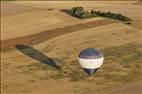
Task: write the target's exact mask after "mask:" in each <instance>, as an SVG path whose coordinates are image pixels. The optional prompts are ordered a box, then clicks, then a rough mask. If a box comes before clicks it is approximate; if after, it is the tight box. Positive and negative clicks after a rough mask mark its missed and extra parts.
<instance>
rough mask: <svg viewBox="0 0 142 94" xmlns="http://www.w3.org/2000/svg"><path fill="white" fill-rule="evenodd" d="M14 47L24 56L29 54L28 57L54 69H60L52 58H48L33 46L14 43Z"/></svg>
mask: <svg viewBox="0 0 142 94" xmlns="http://www.w3.org/2000/svg"><path fill="white" fill-rule="evenodd" d="M15 47H16V48H17V49H18V50H19V51H21V52H22V53H23V54H25V55H26V56H29V57H30V58H32V59H35V60H37V61H39V62H40V63H43V64H47V65H49V66H51V67H53V68H56V69H60V67H59V66H58V65H57V64H56V63H55V61H54V60H53V59H52V58H49V57H48V56H46V55H44V54H43V53H42V52H40V51H38V50H36V49H34V48H33V47H30V46H27V45H16V46H15Z"/></svg>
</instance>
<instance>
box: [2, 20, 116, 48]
mask: <svg viewBox="0 0 142 94" xmlns="http://www.w3.org/2000/svg"><path fill="white" fill-rule="evenodd" d="M114 22H115V21H112V20H99V21H93V22H88V23H82V24H76V25H71V26H66V27H62V28H56V29H53V30H48V31H44V32H41V33H36V34H33V35H28V36H24V37H19V38H14V39H8V40H2V41H1V48H2V49H7V48H14V47H15V45H17V44H25V45H34V44H38V43H40V42H42V41H45V40H48V39H50V38H53V37H57V36H60V35H62V34H66V33H71V32H75V31H79V30H83V29H87V28H92V27H97V26H102V25H106V24H111V23H114Z"/></svg>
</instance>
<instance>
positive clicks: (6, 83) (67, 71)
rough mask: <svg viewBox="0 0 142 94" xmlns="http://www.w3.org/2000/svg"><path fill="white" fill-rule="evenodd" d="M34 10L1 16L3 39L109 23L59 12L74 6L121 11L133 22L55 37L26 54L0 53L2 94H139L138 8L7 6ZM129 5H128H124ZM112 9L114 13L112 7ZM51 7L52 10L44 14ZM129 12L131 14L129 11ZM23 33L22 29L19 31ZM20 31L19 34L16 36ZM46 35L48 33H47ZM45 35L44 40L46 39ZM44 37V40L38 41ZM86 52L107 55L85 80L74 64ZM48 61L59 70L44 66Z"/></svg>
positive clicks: (93, 4) (20, 51)
mask: <svg viewBox="0 0 142 94" xmlns="http://www.w3.org/2000/svg"><path fill="white" fill-rule="evenodd" d="M9 3H12V4H18V5H22V6H23V5H24V7H26V6H27V7H31V8H32V9H33V10H32V11H28V12H27V13H26V12H25V11H24V12H23V13H21V12H17V14H8V15H3V16H2V29H1V30H2V32H1V33H2V35H1V37H2V40H6V39H12V38H16V37H21V36H27V35H31V34H34V33H39V32H43V31H46V30H49V29H54V28H60V27H65V26H70V25H75V24H78V23H86V22H91V21H99V20H102V19H107V18H100V17H97V18H91V19H85V20H79V19H76V18H73V17H71V16H69V15H67V14H65V13H62V12H61V11H59V10H60V9H64V8H70V7H72V6H77V5H78V6H84V7H85V8H86V9H89V8H92V7H96V8H97V9H101V10H110V11H114V12H120V13H122V14H124V15H127V16H128V17H130V18H132V19H133V22H132V25H126V24H123V23H121V22H119V21H116V22H115V23H112V24H107V25H103V26H101V25H100V26H99V25H98V26H97V27H96V26H94V27H92V28H87V29H84V30H79V31H75V32H72V33H68V34H64V35H61V36H57V37H55V38H52V39H50V40H46V41H44V42H41V43H39V44H36V45H33V46H30V45H23V44H19V45H21V46H23V47H25V49H20V48H15V49H14V48H13V49H10V50H2V52H1V75H2V76H1V78H2V79H1V86H2V87H1V88H2V94H141V93H142V82H141V81H142V76H141V74H142V63H141V59H140V57H141V56H142V54H141V52H142V49H141V48H142V39H141V34H142V31H141V28H140V26H141V24H140V22H141V15H137V14H140V13H141V12H140V6H139V5H133V3H134V2H122V1H121V2H113V1H112V2H98V1H97V2H96V1H87V2H84V1H80V2H77V1H68V2H63V1H61V2H57V1H54V2H50V1H43V2H39V1H38V2H36V1H30V2H29V1H21V2H17V1H14V2H9ZM127 4H128V5H127ZM111 6H112V7H113V8H111ZM50 8H53V10H50V11H49V10H48V9H50ZM130 10H131V11H130ZM22 28H24V29H22ZM19 30H20V31H19ZM47 32H48V31H47ZM47 36H48V35H47ZM41 37H42V36H41ZM88 47H94V48H97V49H100V50H102V51H103V52H104V54H105V60H104V64H103V66H102V67H101V68H100V69H99V70H98V71H97V73H96V74H94V76H93V77H94V80H93V81H90V80H88V77H87V75H86V73H85V72H84V71H83V70H82V69H81V67H80V66H79V64H78V62H77V57H78V53H79V52H80V51H81V50H82V49H84V48H88ZM49 58H50V59H51V60H50V61H52V62H53V63H56V64H57V65H58V66H59V67H61V69H62V70H58V69H55V68H53V67H52V66H50V64H44V61H48V60H49Z"/></svg>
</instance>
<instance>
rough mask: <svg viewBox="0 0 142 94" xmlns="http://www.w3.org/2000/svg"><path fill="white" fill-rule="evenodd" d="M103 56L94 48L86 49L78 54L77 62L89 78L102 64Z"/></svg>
mask: <svg viewBox="0 0 142 94" xmlns="http://www.w3.org/2000/svg"><path fill="white" fill-rule="evenodd" d="M103 60H104V57H103V54H102V52H101V51H99V50H97V49H95V48H87V49H84V50H83V51H81V52H80V54H79V57H78V62H79V64H80V66H81V67H82V68H83V69H84V70H85V72H87V74H88V75H89V76H91V75H92V74H93V73H95V72H96V71H97V70H98V69H99V68H100V67H101V65H102V64H103Z"/></svg>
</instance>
